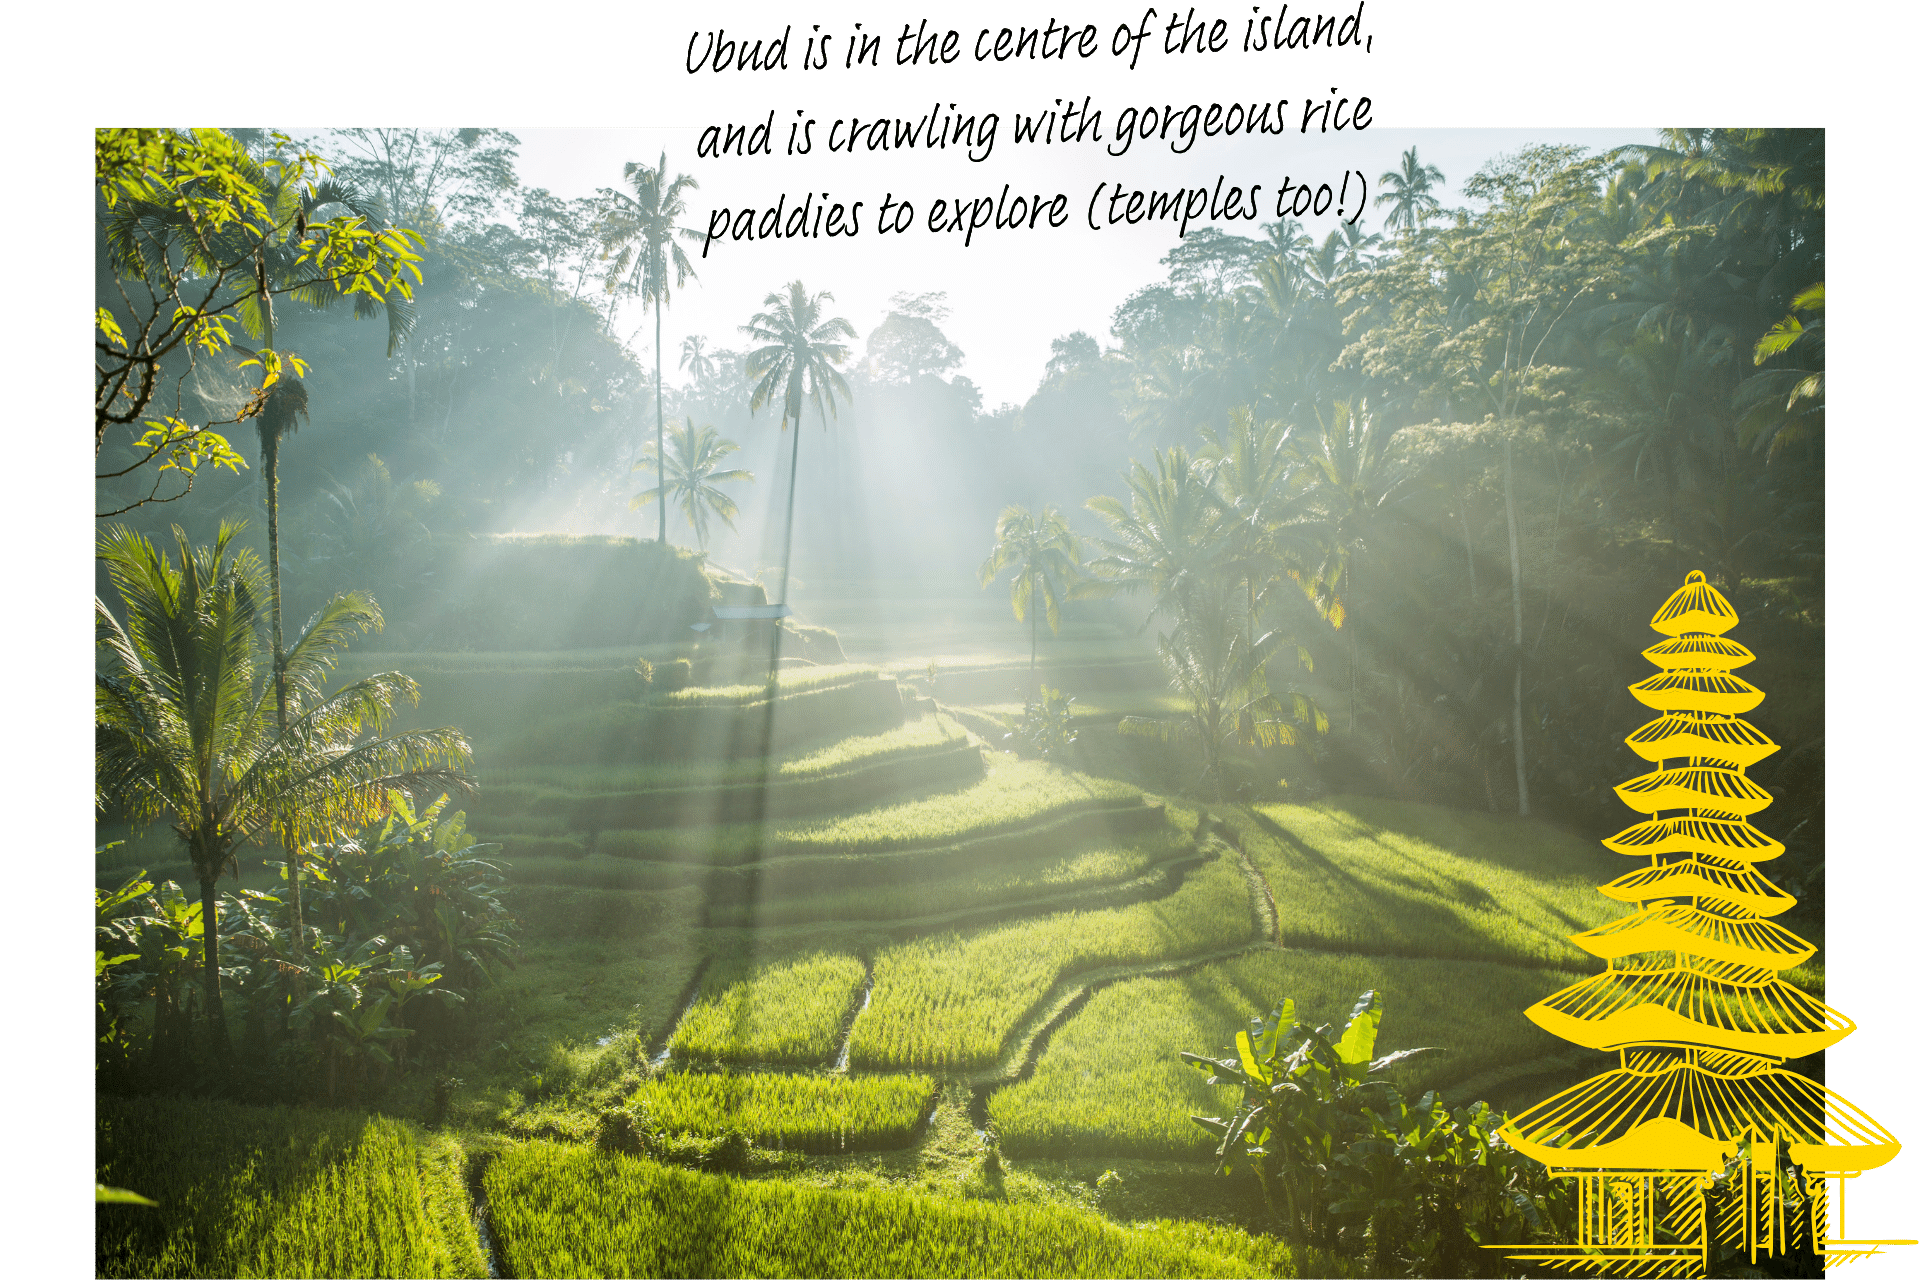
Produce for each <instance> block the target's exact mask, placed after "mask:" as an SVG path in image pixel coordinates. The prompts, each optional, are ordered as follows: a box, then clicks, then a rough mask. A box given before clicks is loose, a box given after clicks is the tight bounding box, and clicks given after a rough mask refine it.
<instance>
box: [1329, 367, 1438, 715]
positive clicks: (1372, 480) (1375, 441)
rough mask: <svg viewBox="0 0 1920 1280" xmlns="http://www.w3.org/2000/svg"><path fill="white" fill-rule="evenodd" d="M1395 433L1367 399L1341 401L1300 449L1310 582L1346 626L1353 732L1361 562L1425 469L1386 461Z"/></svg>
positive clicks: (1333, 619) (1377, 543)
mask: <svg viewBox="0 0 1920 1280" xmlns="http://www.w3.org/2000/svg"><path fill="white" fill-rule="evenodd" d="M1391 434H1392V433H1391V432H1390V431H1388V430H1387V429H1386V428H1385V427H1384V426H1383V425H1382V424H1381V422H1380V421H1379V419H1377V418H1376V417H1374V416H1373V415H1372V414H1371V413H1369V412H1368V410H1367V405H1366V403H1365V402H1364V401H1361V402H1359V403H1357V404H1356V403H1353V402H1349V401H1343V402H1341V403H1338V404H1336V405H1334V407H1333V413H1332V415H1331V416H1323V417H1322V418H1321V421H1320V432H1319V435H1318V436H1317V437H1316V438H1315V439H1314V440H1312V442H1311V443H1310V444H1309V445H1308V446H1307V447H1306V448H1305V449H1303V450H1302V452H1301V462H1302V467H1301V472H1302V479H1301V483H1302V492H1303V495H1304V497H1305V499H1306V505H1307V508H1308V510H1309V512H1310V515H1308V517H1307V520H1308V527H1309V528H1310V529H1311V531H1312V533H1313V536H1314V537H1315V538H1316V539H1317V540H1318V542H1319V544H1320V549H1321V556H1320V562H1319V564H1318V566H1317V567H1316V568H1315V570H1314V573H1313V575H1312V584H1311V585H1312V586H1313V587H1314V589H1315V590H1316V591H1317V592H1318V594H1319V597H1320V600H1321V603H1322V607H1323V609H1324V610H1325V612H1326V615H1327V620H1328V621H1330V622H1331V623H1333V625H1334V626H1335V627H1342V626H1344V627H1345V628H1346V631H1347V663H1348V670H1347V677H1348V704H1347V728H1348V730H1349V731H1351V730H1352V729H1353V728H1354V727H1355V726H1357V725H1358V723H1359V719H1360V641H1359V630H1358V628H1357V626H1356V617H1357V612H1358V611H1357V609H1356V605H1357V600H1356V597H1355V594H1354V585H1355V583H1356V581H1357V580H1358V578H1359V573H1358V567H1359V562H1360V559H1361V557H1362V556H1363V555H1365V554H1366V553H1368V552H1371V551H1375V550H1380V549H1383V540H1384V535H1385V533H1386V532H1387V529H1388V528H1389V526H1390V525H1391V524H1392V523H1393V522H1394V520H1395V518H1396V517H1397V515H1398V514H1399V509H1400V507H1401V506H1402V504H1404V503H1405V502H1406V501H1407V499H1409V498H1410V497H1412V496H1413V494H1414V493H1415V492H1417V491H1418V490H1419V489H1420V488H1421V487H1422V486H1423V485H1424V483H1425V477H1424V476H1423V475H1422V474H1421V473H1420V472H1418V471H1416V470H1414V469H1413V468H1411V467H1408V466H1406V465H1405V464H1403V463H1399V462H1395V461H1392V460H1390V459H1389V458H1388V456H1387V442H1388V439H1389V437H1390V436H1391ZM1381 559H1382V563H1384V562H1385V557H1382V558H1381Z"/></svg>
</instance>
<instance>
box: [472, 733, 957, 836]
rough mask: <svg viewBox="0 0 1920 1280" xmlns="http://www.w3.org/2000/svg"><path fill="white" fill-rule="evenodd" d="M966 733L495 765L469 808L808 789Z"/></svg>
mask: <svg viewBox="0 0 1920 1280" xmlns="http://www.w3.org/2000/svg"><path fill="white" fill-rule="evenodd" d="M966 736H967V735H966V730H964V729H962V728H961V727H960V726H959V725H957V724H955V723H954V721H953V720H952V719H951V718H950V717H948V716H944V715H928V716H920V717H918V718H916V719H913V720H909V721H907V722H906V723H905V724H903V725H901V726H900V727H899V728H897V729H890V730H887V731H886V732H884V733H871V734H857V735H854V736H851V737H844V738H835V739H833V740H832V741H830V742H823V743H816V744H812V745H809V746H807V747H805V748H803V749H801V750H799V751H796V752H790V753H787V754H785V755H778V756H774V757H773V758H772V759H770V760H769V761H768V762H767V763H766V764H765V765H764V766H763V765H762V764H761V762H760V761H758V760H697V761H672V762H667V761H662V762H657V763H643V764H628V765H617V766H608V765H590V764H583V765H552V764H547V765H512V764H507V765H493V766H490V767H488V768H487V769H486V770H485V772H484V774H483V777H482V783H483V786H482V791H481V793H480V795H479V796H478V797H476V798H475V799H474V800H472V801H469V802H468V805H469V807H470V808H472V809H473V810H474V811H475V812H476V814H479V815H485V816H488V817H493V816H503V815H507V814H524V813H526V812H527V811H528V810H529V809H530V808H531V807H532V806H534V805H536V804H538V803H540V802H541V801H542V800H556V799H566V798H569V797H578V796H583V795H598V794H608V793H625V792H634V791H651V790H669V789H676V788H685V787H708V786H729V785H741V784H746V783H754V782H760V781H762V780H767V781H772V782H805V781H811V780H814V779H819V778H825V777H829V776H832V775H833V774H836V773H841V772H844V771H847V770H851V769H862V768H866V767H867V766H869V765H874V764H879V763H881V762H883V761H891V760H898V759H902V758H906V757H910V756H918V755H924V754H928V753H938V752H940V751H942V750H950V749H952V747H953V746H954V744H956V743H959V742H962V741H965V739H966Z"/></svg>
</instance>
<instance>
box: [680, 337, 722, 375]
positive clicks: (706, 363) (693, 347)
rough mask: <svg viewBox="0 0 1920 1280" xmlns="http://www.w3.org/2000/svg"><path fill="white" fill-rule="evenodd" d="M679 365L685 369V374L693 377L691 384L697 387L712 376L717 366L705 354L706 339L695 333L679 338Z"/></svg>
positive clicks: (711, 358) (710, 357)
mask: <svg viewBox="0 0 1920 1280" xmlns="http://www.w3.org/2000/svg"><path fill="white" fill-rule="evenodd" d="M680 367H681V368H682V369H685V370H686V371H687V376H688V377H690V378H692V379H693V385H694V386H696V387H698V386H701V385H703V384H704V383H706V382H707V381H708V380H709V379H710V378H712V377H713V374H714V370H715V369H716V368H718V367H719V366H717V365H715V364H714V362H713V357H712V356H710V355H708V354H707V340H706V339H705V338H704V337H702V336H701V335H700V334H697V333H695V334H690V335H688V336H687V337H685V338H682V339H681V340H680Z"/></svg>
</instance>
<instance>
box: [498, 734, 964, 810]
mask: <svg viewBox="0 0 1920 1280" xmlns="http://www.w3.org/2000/svg"><path fill="white" fill-rule="evenodd" d="M985 772H986V770H985V768H984V767H983V765H982V762H981V758H980V752H979V751H978V750H977V749H975V748H973V747H971V746H969V745H967V744H966V743H965V742H959V741H955V742H950V743H947V744H944V745H943V746H941V747H939V748H936V749H930V750H917V751H911V752H896V753H893V754H890V755H888V756H885V757H882V758H880V759H877V760H873V761H870V762H866V763H863V764H860V765H857V766H855V767H851V768H847V769H842V770H840V771H838V772H836V773H829V774H821V775H817V776H811V777H804V778H793V779H764V778H763V779H756V780H754V781H751V782H738V783H731V784H726V785H721V786H699V787H678V788H672V789H652V790H646V791H625V792H615V793H610V794H599V795H578V796H576V795H556V796H550V797H545V798H542V799H539V800H536V801H534V802H533V804H534V808H535V809H536V810H539V811H540V812H541V813H543V814H545V815H548V816H552V817H554V818H557V819H560V820H564V821H565V822H566V823H567V824H568V825H569V826H571V827H573V828H575V829H578V830H583V831H587V830H601V829H605V828H608V827H613V828H623V829H632V828H656V829H657V828H662V827H690V826H712V825H714V824H718V823H728V822H751V823H753V824H755V825H756V826H757V825H759V824H761V823H764V822H766V821H769V820H792V819H795V818H798V817H801V816H805V815H809V814H818V813H832V812H836V811H841V810H847V809H859V808H862V807H864V806H867V805H874V804H884V803H886V802H888V801H890V800H893V799H894V798H896V797H898V796H900V795H903V794H913V793H916V792H922V793H924V792H929V791H938V790H947V789H951V788H954V787H963V786H966V785H967V784H968V783H971V782H975V781H978V780H979V779H980V777H981V776H982V775H983V774H984V773H985Z"/></svg>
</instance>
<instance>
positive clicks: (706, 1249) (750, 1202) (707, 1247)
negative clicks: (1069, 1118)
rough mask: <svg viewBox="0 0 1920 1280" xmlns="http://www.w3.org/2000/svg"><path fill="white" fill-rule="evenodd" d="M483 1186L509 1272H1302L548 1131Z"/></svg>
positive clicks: (1145, 1234)
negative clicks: (582, 1141) (664, 1161)
mask: <svg viewBox="0 0 1920 1280" xmlns="http://www.w3.org/2000/svg"><path fill="white" fill-rule="evenodd" d="M486 1188H487V1201H488V1205H489V1208H490V1209H491V1212H492V1219H493V1223H494V1227H495V1232H496V1235H497V1237H498V1239H499V1240H500V1242H501V1244H502V1246H503V1248H504V1250H505V1253H506V1264H507V1268H508V1269H509V1270H510V1271H511V1272H512V1274H514V1275H517V1276H916V1277H917V1276H1255V1275H1258V1276H1291V1275H1297V1274H1299V1271H1298V1269H1297V1268H1296V1267H1295V1266H1294V1262H1293V1258H1292V1256H1291V1254H1289V1253H1288V1252H1287V1251H1286V1249H1285V1247H1284V1246H1282V1245H1280V1244H1278V1243H1277V1242H1253V1241H1248V1243H1250V1244H1252V1245H1253V1246H1254V1247H1253V1248H1252V1249H1250V1250H1249V1253H1248V1255H1246V1256H1235V1255H1233V1254H1230V1253H1227V1252H1224V1250H1225V1249H1226V1248H1231V1247H1233V1246H1234V1245H1236V1244H1238V1243H1240V1241H1241V1240H1242V1239H1244V1237H1241V1236H1240V1235H1239V1233H1233V1232H1227V1231H1212V1232H1209V1231H1205V1230H1201V1231H1191V1230H1186V1229H1182V1228H1178V1227H1169V1228H1168V1229H1160V1228H1147V1229H1142V1230H1129V1229H1127V1228H1125V1227H1118V1226H1115V1225H1113V1224H1112V1223H1109V1222H1107V1221H1105V1220H1104V1219H1102V1218H1100V1217H1098V1216H1096V1215H1095V1214H1092V1213H1088V1212H1085V1211H1082V1210H1077V1209H1069V1208H1065V1207H1059V1206H1053V1205H1035V1204H1021V1203H1007V1202H1002V1201H995V1200H962V1199H957V1198H947V1197H934V1196H928V1195H922V1194H918V1193H916V1192H913V1191H910V1190H903V1189H895V1188H886V1189H879V1190H861V1191H832V1190H825V1189H821V1188H816V1187H809V1186H799V1185H794V1184H789V1183H780V1182H771V1181H743V1180H740V1179H737V1178H731V1177H726V1176H720V1175H713V1174H702V1173H693V1172H690V1171H688V1170H684V1169H674V1168H668V1167H666V1166H663V1165H659V1164H655V1163H652V1162H651V1161H647V1160H641V1159H636V1158H634V1157H632V1156H625V1155H614V1154H609V1153H604V1152H599V1151H595V1150H593V1149H591V1148H586V1147H576V1146H566V1145H561V1144H559V1143H552V1142H530V1143H527V1144H525V1145H523V1146H520V1147H516V1148H514V1149H512V1150H510V1151H507V1152H505V1153H503V1154H502V1155H500V1156H499V1157H498V1158H496V1159H495V1160H494V1161H493V1162H492V1163H491V1164H490V1165H489V1166H488V1167H487V1174H486ZM1216 1249H1220V1250H1222V1251H1221V1252H1215V1250H1216ZM1316 1261H1317V1260H1316ZM1314 1274H1324V1273H1323V1272H1320V1271H1318V1270H1316V1271H1315V1272H1314Z"/></svg>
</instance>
